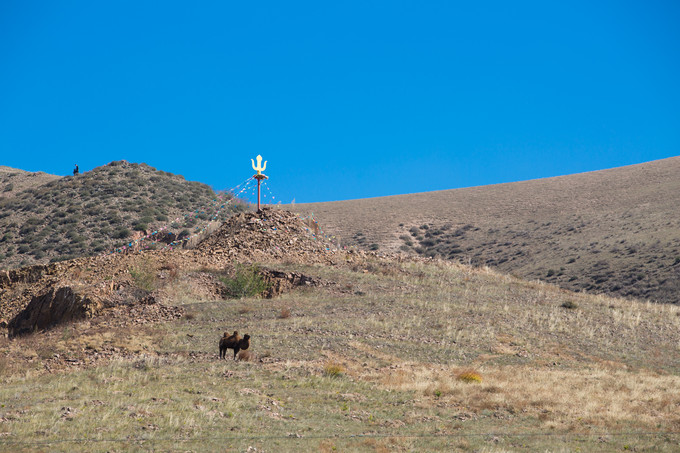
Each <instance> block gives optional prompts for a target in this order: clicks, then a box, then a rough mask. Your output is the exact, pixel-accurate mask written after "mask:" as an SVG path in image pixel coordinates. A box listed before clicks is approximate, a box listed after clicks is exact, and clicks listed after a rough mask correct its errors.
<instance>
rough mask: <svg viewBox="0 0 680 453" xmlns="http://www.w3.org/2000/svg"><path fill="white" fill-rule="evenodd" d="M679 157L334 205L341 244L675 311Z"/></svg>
mask: <svg viewBox="0 0 680 453" xmlns="http://www.w3.org/2000/svg"><path fill="white" fill-rule="evenodd" d="M678 206H680V157H673V158H669V159H664V160H660V161H655V162H649V163H645V164H640V165H632V166H628V167H621V168H615V169H610V170H602V171H596V172H589V173H583V174H576V175H569V176H561V177H555V178H546V179H540V180H533V181H524V182H516V183H509V184H498V185H492V186H483V187H472V188H467V189H455V190H446V191H438V192H429V193H419V194H411V195H398V196H391V197H381V198H372V199H362V200H349V201H338V202H330V203H310V204H296V205H295V206H294V209H295V210H297V211H299V212H301V213H303V214H309V213H314V215H315V217H316V218H317V219H318V220H319V222H320V223H322V224H323V225H324V226H325V229H326V230H327V231H328V232H331V234H333V235H335V236H336V237H337V238H338V240H339V241H340V243H341V245H354V246H359V247H362V248H365V249H372V250H379V251H398V250H401V251H402V252H404V253H411V254H419V255H422V256H430V257H441V258H444V259H449V260H454V261H456V262H462V263H470V264H472V265H474V266H483V265H486V266H491V267H493V268H494V269H498V270H499V271H501V272H504V273H509V274H513V275H516V276H519V277H522V278H526V279H540V280H542V281H545V282H549V283H554V284H557V285H559V286H561V287H563V288H567V289H570V290H574V291H582V290H586V291H588V292H594V293H606V294H610V295H616V296H624V297H628V298H644V299H649V300H653V301H660V302H670V303H678V302H680V299H679V298H678V297H679V296H678V294H680V235H679V234H678V231H680V209H678Z"/></svg>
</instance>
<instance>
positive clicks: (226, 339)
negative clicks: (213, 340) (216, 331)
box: [220, 330, 250, 360]
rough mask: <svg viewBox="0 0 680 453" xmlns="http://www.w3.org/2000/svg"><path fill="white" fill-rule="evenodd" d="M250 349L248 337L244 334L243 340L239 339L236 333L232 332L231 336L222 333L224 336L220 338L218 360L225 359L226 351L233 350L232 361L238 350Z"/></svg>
mask: <svg viewBox="0 0 680 453" xmlns="http://www.w3.org/2000/svg"><path fill="white" fill-rule="evenodd" d="M249 347H250V335H248V334H245V335H244V336H243V338H241V337H239V335H238V331H236V330H235V331H234V333H233V334H232V335H229V334H228V333H227V332H224V336H223V337H222V338H220V359H226V358H227V357H226V356H227V349H233V350H234V360H236V354H238V351H239V350H244V351H245V350H246V349H248V348H249Z"/></svg>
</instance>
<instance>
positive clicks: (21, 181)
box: [0, 165, 61, 199]
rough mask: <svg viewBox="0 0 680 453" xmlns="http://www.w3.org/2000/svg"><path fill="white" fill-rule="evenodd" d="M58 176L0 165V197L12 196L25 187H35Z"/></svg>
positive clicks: (58, 177) (54, 179)
mask: <svg viewBox="0 0 680 453" xmlns="http://www.w3.org/2000/svg"><path fill="white" fill-rule="evenodd" d="M60 178H61V176H56V175H50V174H47V173H43V172H41V171H39V172H37V173H32V172H29V171H24V170H19V169H16V168H11V167H5V166H2V165H0V199H1V198H9V197H13V196H14V195H16V194H17V193H20V192H22V191H24V190H26V189H30V188H37V187H40V186H42V185H44V184H47V183H48V182H52V181H56V180H57V179H60Z"/></svg>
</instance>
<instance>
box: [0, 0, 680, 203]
mask: <svg viewBox="0 0 680 453" xmlns="http://www.w3.org/2000/svg"><path fill="white" fill-rule="evenodd" d="M678 24H680V2H677V1H623V0H622V1H612V2H605V1H583V2H581V1H569V2H566V1H565V2H552V1H536V2H525V1H517V2H512V1H499V2H485V1H480V2H460V3H458V2H453V1H428V2H416V1H409V2H402V1H393V0H391V1H384V2H378V1H376V2H366V1H361V2H349V1H348V2H345V1H343V2H324V1H309V2H295V1H290V2H287V1H286V2H282V1H275V2H274V1H272V2H270V1H259V2H226V1H205V2H176V1H162V2H161V1H158V2H151V1H149V2H146V1H135V2H131V1H115V2H99V1H66V0H65V1H54V2H53V1H47V0H45V1H31V0H3V1H2V2H0V156H1V157H0V165H7V166H10V167H15V168H20V169H24V170H29V171H45V172H48V173H54V174H60V175H67V174H70V173H71V170H72V168H73V165H74V164H75V163H78V164H79V165H80V168H81V171H87V170H90V169H92V168H94V167H97V166H100V165H104V164H106V163H108V162H110V161H112V160H121V159H125V160H128V161H131V162H146V163H148V164H149V165H152V166H154V167H156V168H158V169H160V170H165V171H170V172H173V173H179V174H182V175H184V176H185V177H186V178H187V179H189V180H196V181H201V182H204V183H207V184H210V185H211V186H213V188H215V189H217V190H219V189H225V188H229V187H232V186H235V185H236V184H238V183H239V182H241V181H243V180H244V179H246V178H247V177H249V176H251V175H252V174H253V170H252V168H251V166H250V159H251V158H254V157H255V156H257V154H261V155H262V156H263V157H264V158H265V159H266V160H267V161H268V166H267V171H266V172H265V173H266V174H268V175H269V177H270V181H269V187H270V188H271V190H272V192H273V193H274V194H275V196H276V197H277V198H276V200H281V201H283V202H284V203H288V202H290V201H291V200H293V199H295V201H296V202H312V201H330V200H342V199H353V198H366V197H375V196H383V195H393V194H401V193H413V192H425V191H431V190H440V189H452V188H458V187H468V186H476V185H486V184H494V183H501V182H509V181H518V180H525V179H533V178H540V177H548V176H556V175H562V174H570V173H577V172H583V171H590V170H598V169H603V168H611V167H616V166H621V165H628V164H634V163H640V162H645V161H650V160H655V159H661V158H665V157H670V156H674V155H678V154H680V26H679V25H678Z"/></svg>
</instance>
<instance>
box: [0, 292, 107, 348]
mask: <svg viewBox="0 0 680 453" xmlns="http://www.w3.org/2000/svg"><path fill="white" fill-rule="evenodd" d="M102 308H103V304H102V302H101V301H100V300H99V298H97V297H95V296H92V295H83V294H79V293H77V292H76V291H74V290H73V288H71V287H69V286H63V287H60V288H50V289H48V291H47V292H45V293H43V294H40V295H38V296H34V297H33V298H32V299H31V302H29V304H28V306H27V307H26V308H25V309H24V310H23V311H21V312H20V313H19V314H17V315H16V316H15V317H14V318H13V319H12V320H11V321H10V322H9V325H8V329H9V334H10V336H17V335H23V334H27V333H32V332H35V331H36V330H42V329H47V328H49V327H53V326H56V325H57V324H60V323H62V322H68V321H73V320H77V319H82V318H91V317H93V316H96V315H97V314H98V313H99V312H100V311H101V310H102Z"/></svg>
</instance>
